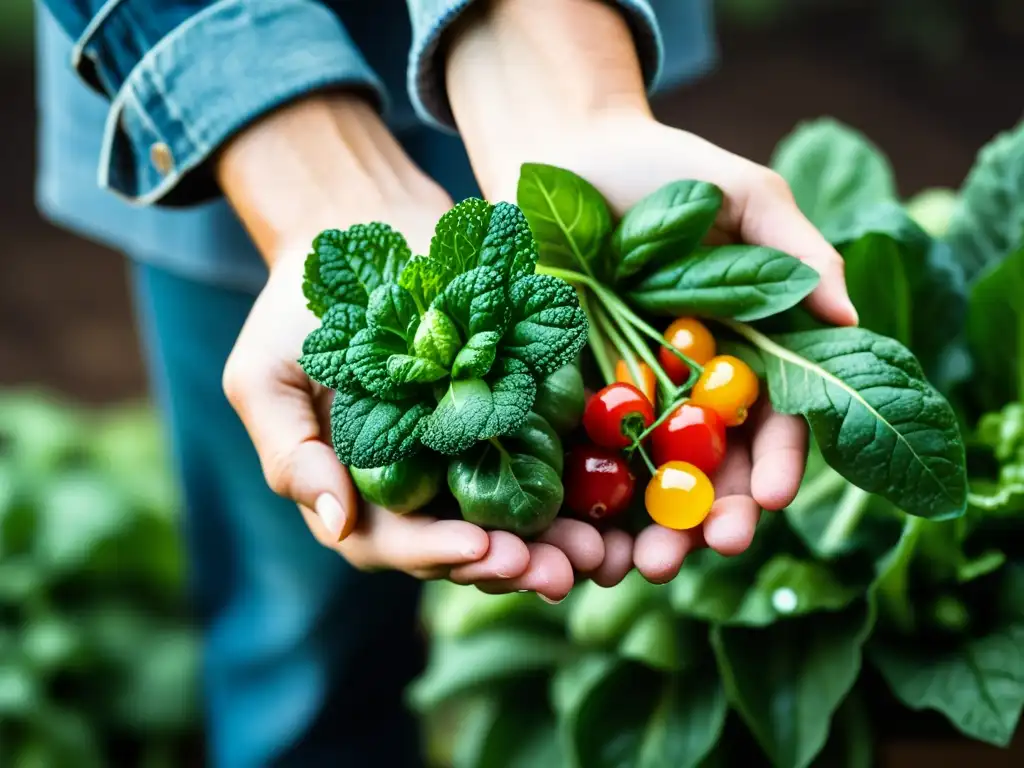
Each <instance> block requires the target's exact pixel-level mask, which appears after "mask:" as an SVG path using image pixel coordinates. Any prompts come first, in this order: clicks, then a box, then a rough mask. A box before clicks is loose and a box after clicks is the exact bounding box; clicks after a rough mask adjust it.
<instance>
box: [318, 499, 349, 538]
mask: <svg viewBox="0 0 1024 768" xmlns="http://www.w3.org/2000/svg"><path fill="white" fill-rule="evenodd" d="M313 508H314V510H315V511H316V514H317V517H319V518H320V521H321V522H322V523H323V524H324V526H325V527H326V528H327V531H328V533H330V534H331V536H332V538H335V539H337V540H338V541H341V532H342V531H344V530H345V510H344V509H342V507H341V502H339V501H338V500H337V499H336V498H334V496H332V495H331V494H329V493H321V494H320V495H319V496H317V498H316V504H315V505H314V507H313Z"/></svg>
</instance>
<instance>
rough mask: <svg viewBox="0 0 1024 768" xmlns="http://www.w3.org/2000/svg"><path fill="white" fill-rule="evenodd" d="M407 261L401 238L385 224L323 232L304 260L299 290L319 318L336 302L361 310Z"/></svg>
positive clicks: (407, 248)
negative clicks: (355, 306)
mask: <svg viewBox="0 0 1024 768" xmlns="http://www.w3.org/2000/svg"><path fill="white" fill-rule="evenodd" d="M408 259H409V246H408V245H406V242H405V238H404V237H402V235H401V233H399V232H396V231H395V230H393V229H391V227H389V226H388V225H387V224H381V223H373V224H356V225H354V226H352V227H349V228H348V229H347V230H345V231H340V230H337V229H328V230H325V231H323V232H321V233H320V234H319V235H317V236H316V238H315V239H314V240H313V250H312V251H311V252H310V254H309V256H307V257H306V267H305V279H304V281H303V285H302V290H303V293H304V294H305V296H306V298H307V300H308V301H309V308H310V309H312V310H313V312H315V313H316V315H317V316H318V317H319V316H321V315H323V313H324V312H325V311H326V310H327V309H328V308H329V307H330V306H333V305H334V304H337V303H339V302H345V303H348V304H355V305H357V306H361V307H365V306H366V302H367V301H368V299H369V296H370V294H371V293H372V292H373V291H374V290H375V289H376V288H378V287H379V286H381V285H384V284H386V283H393V282H395V281H396V280H397V279H398V274H399V272H401V270H402V267H403V266H405V262H406V261H407V260H408Z"/></svg>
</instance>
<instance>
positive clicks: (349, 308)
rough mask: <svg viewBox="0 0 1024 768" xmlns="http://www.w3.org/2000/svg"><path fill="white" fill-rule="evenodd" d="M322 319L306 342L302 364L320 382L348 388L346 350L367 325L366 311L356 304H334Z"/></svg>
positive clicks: (326, 385)
mask: <svg viewBox="0 0 1024 768" xmlns="http://www.w3.org/2000/svg"><path fill="white" fill-rule="evenodd" d="M321 322H322V325H321V326H320V327H319V328H316V329H314V330H313V331H311V332H310V334H309V335H308V336H306V339H305V341H303V343H302V357H300V358H299V365H301V366H302V370H304V371H305V372H306V375H307V376H309V378H311V379H312V380H313V381H315V382H317V383H318V384H322V385H323V386H325V387H327V388H328V389H346V388H348V387H349V386H350V384H351V376H350V373H349V371H348V368H347V367H346V365H345V349H346V347H347V346H348V344H349V342H350V341H351V340H352V338H353V337H354V336H355V335H356V334H357V333H358V332H359V331H360V330H362V329H363V328H364V327H365V326H366V311H365V310H364V309H363V308H362V307H360V306H357V305H355V304H344V303H342V304H334V305H332V306H331V307H329V308H328V309H327V311H325V312H324V314H323V317H322V320H321Z"/></svg>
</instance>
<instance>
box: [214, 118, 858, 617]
mask: <svg viewBox="0 0 1024 768" xmlns="http://www.w3.org/2000/svg"><path fill="white" fill-rule="evenodd" d="M527 159H528V160H532V161H538V162H548V163H550V164H553V165H559V166H561V167H564V168H567V169H569V170H572V171H574V172H576V173H577V174H579V175H580V176H582V177H584V178H586V179H587V180H589V181H590V182H591V183H593V184H594V185H595V186H596V187H597V188H598V189H599V190H600V191H601V192H602V193H603V194H604V196H605V197H606V198H607V200H608V201H609V203H610V204H611V206H612V207H613V209H614V212H615V213H616V214H618V215H621V214H622V212H623V211H625V210H626V209H628V208H629V207H630V206H631V205H633V204H634V203H636V202H637V201H638V200H640V199H641V198H642V197H643V196H645V195H646V194H648V193H650V192H652V191H654V190H655V189H656V188H658V187H660V186H662V185H663V184H666V183H668V182H670V181H675V180H679V179H699V180H703V181H708V182H711V183H714V184H716V185H717V186H719V187H720V188H721V189H722V191H723V193H724V198H725V202H724V205H723V207H722V209H721V212H720V214H719V216H718V219H717V221H716V222H715V226H714V227H713V229H712V232H711V233H710V234H709V241H711V242H714V243H724V242H745V243H751V244H756V245H763V246H768V247H772V248H776V249H778V250H781V251H784V252H786V253H789V254H791V255H792V256H795V257H797V258H799V259H801V260H802V261H804V262H805V263H806V264H808V265H809V266H811V267H813V268H814V269H815V270H817V271H818V273H819V274H820V275H821V282H820V284H819V286H818V288H817V289H816V290H815V291H814V293H812V294H811V295H810V296H809V297H808V299H807V308H808V310H809V311H811V312H812V313H813V314H815V315H816V316H817V317H819V318H820V319H821V320H823V321H825V322H828V323H832V324H835V325H854V324H856V322H857V314H856V311H855V310H854V307H853V305H852V303H851V302H850V299H849V296H848V294H847V290H846V283H845V279H844V275H843V262H842V258H841V257H840V256H839V254H838V253H837V252H836V251H835V250H834V249H833V248H832V247H831V246H830V245H829V244H828V242H827V241H826V240H825V239H824V238H823V237H822V235H821V234H820V233H819V232H818V230H817V229H816V228H815V227H814V226H813V225H812V224H811V223H810V222H809V221H808V220H807V219H806V218H805V217H804V215H803V214H802V213H801V212H800V210H799V209H798V208H797V206H796V203H795V202H794V200H793V196H792V195H791V193H790V191H789V188H788V186H787V185H786V183H785V181H784V180H783V179H782V178H780V177H779V176H778V175H777V174H775V173H773V172H772V171H770V170H769V169H767V168H765V167H762V166H760V165H758V164H756V163H753V162H751V161H749V160H746V159H744V158H742V157H739V156H737V155H735V154H732V153H730V152H728V151H726V150H724V149H721V148H720V147H717V146H715V145H713V144H711V143H709V142H707V141H705V140H703V139H701V138H699V137H697V136H695V135H693V134H691V133H687V132H684V131H680V130H677V129H674V128H670V127H668V126H665V125H662V124H659V123H658V122H656V121H655V120H653V119H650V118H646V117H644V118H636V119H626V118H623V119H621V120H619V121H610V122H609V124H607V125H604V126H594V128H593V130H592V131H591V132H590V133H589V135H588V136H586V137H577V140H575V141H574V142H573V143H572V146H571V147H565V148H564V151H562V152H556V153H553V155H552V156H550V157H543V158H541V157H536V158H527ZM517 171H518V167H516V166H514V165H510V166H509V173H508V174H507V178H505V179H503V180H502V181H501V183H499V184H494V185H492V188H490V189H488V188H486V186H485V189H484V191H485V193H486V194H487V196H488V197H489V198H490V199H492V200H495V201H497V200H509V201H514V200H515V189H516V181H517V179H516V174H517ZM451 205H452V201H451V200H450V199H448V197H447V196H446V195H445V194H444V193H443V192H442V191H441V190H440V189H439V188H437V187H436V186H434V185H430V186H428V187H425V188H424V189H423V190H422V194H418V195H416V196H415V199H414V200H407V201H406V202H404V203H401V204H397V205H390V204H385V205H381V204H379V203H378V202H375V201H372V200H369V201H367V200H357V199H353V200H350V201H348V205H347V206H346V207H345V208H344V211H345V214H344V218H345V221H344V222H341V221H339V222H338V223H337V224H333V225H332V226H338V227H341V228H343V227H344V226H347V225H349V224H354V223H357V222H359V221H375V220H376V221H386V222H387V223H389V224H391V225H392V226H393V227H395V228H396V229H398V230H399V231H401V232H403V234H405V236H406V238H407V239H408V241H409V244H410V246H411V248H412V249H413V252H414V253H417V252H418V253H423V252H425V251H426V249H427V248H428V246H429V242H430V237H431V235H432V233H433V227H434V224H435V223H436V221H437V219H438V218H439V217H440V215H441V214H443V213H444V212H445V211H446V210H448V208H450V207H451ZM339 209H341V207H340V206H339ZM313 234H315V233H313ZM302 247H303V245H298V248H297V249H296V251H295V252H294V253H293V254H290V255H287V256H283V257H282V258H280V259H279V260H277V261H276V262H275V263H274V265H273V267H272V268H271V271H270V277H269V279H268V281H267V284H266V286H265V288H264V290H263V291H262V293H261V294H260V296H259V297H258V298H257V300H256V302H255V304H254V306H253V308H252V311H251V313H250V315H249V318H248V320H247V321H246V323H245V325H244V327H243V329H242V331H241V333H240V335H239V337H238V340H237V343H236V345H235V348H234V350H233V352H232V354H231V356H230V357H229V359H228V362H227V365H226V366H225V371H224V387H225V392H226V394H227V396H228V399H229V401H230V402H231V404H232V405H233V406H234V408H235V409H236V411H237V412H238V414H239V416H240V417H241V419H242V421H243V422H244V423H245V426H246V428H247V430H248V432H249V434H250V436H251V437H252V440H253V443H254V445H255V448H256V451H257V453H258V454H259V457H260V461H261V464H262V466H263V469H264V472H265V475H266V478H267V482H268V483H269V485H270V487H271V488H272V489H273V490H274V491H275V492H277V493H278V494H280V495H282V496H285V497H287V498H289V499H292V500H294V501H295V502H296V503H297V504H298V505H299V509H300V510H301V512H302V515H303V516H304V518H305V520H306V523H307V524H308V526H309V528H310V529H311V531H312V532H313V535H314V536H315V537H316V538H317V540H318V541H319V542H320V543H321V544H323V545H324V546H326V547H329V548H331V549H333V550H335V551H337V552H338V553H339V554H340V555H341V556H343V557H344V558H345V559H346V560H348V561H349V563H351V564H352V565H353V566H354V567H356V568H358V569H361V570H377V569H395V570H400V571H404V572H406V573H408V574H410V575H412V576H414V577H416V578H419V579H440V578H447V579H450V580H451V581H453V582H456V583H459V584H475V585H476V586H477V587H478V588H479V589H481V590H483V591H484V592H490V593H501V592H515V591H524V590H526V591H533V592H536V593H537V594H538V595H540V596H541V597H542V598H544V599H545V600H547V601H549V602H557V601H559V600H561V599H563V598H565V596H566V595H567V594H568V593H569V591H570V590H571V589H572V587H573V585H574V583H575V582H576V580H578V579H591V580H593V581H594V582H596V583H597V584H599V585H601V586H604V587H610V586H613V585H615V584H617V583H618V582H619V581H621V580H622V579H623V578H624V577H625V576H626V574H627V573H628V572H629V571H630V569H632V568H636V569H637V570H639V571H640V573H641V574H642V575H643V576H644V577H645V578H646V579H648V580H649V581H651V582H655V583H664V582H667V581H670V580H671V579H672V578H674V577H675V575H676V574H677V573H678V571H679V568H680V567H681V565H682V563H683V560H684V558H685V557H686V555H687V554H688V553H689V552H691V551H693V550H694V549H697V548H700V547H704V546H707V547H711V548H712V549H714V550H716V551H718V552H720V553H722V554H723V555H735V554H739V553H740V552H743V551H744V550H745V549H746V548H747V547H748V546H749V544H750V542H751V539H752V537H753V535H754V529H755V526H756V524H757V522H758V518H759V516H760V514H761V511H762V510H769V511H773V510H780V509H782V508H784V507H785V506H787V505H788V504H789V503H790V502H791V501H792V500H793V498H794V497H795V495H796V493H797V490H798V488H799V485H800V481H801V479H802V476H803V471H804V464H805V461H806V453H807V427H806V424H805V423H804V422H803V420H802V419H800V418H799V417H794V416H788V415H783V414H778V413H775V412H774V411H773V410H772V409H771V406H770V403H769V402H768V398H767V397H762V398H761V402H760V404H759V406H758V408H757V410H756V412H755V413H753V414H752V415H751V417H750V419H749V420H748V422H747V424H746V425H745V426H744V427H743V428H742V429H741V430H740V431H738V439H733V440H731V442H730V445H729V448H728V453H727V456H726V458H725V461H724V462H723V464H722V466H721V468H720V469H719V470H718V472H717V473H716V475H715V476H714V477H713V478H712V480H713V483H714V486H715V491H716V497H717V498H716V501H715V503H714V506H713V507H712V510H711V513H710V514H709V515H708V517H707V519H706V520H705V521H704V523H703V525H702V526H701V527H699V528H695V529H692V530H688V531H675V530H670V529H668V528H664V527H661V526H659V525H656V524H653V523H652V524H651V525H650V526H649V527H647V528H646V529H644V530H643V531H642V532H641V533H640V534H639V535H638V536H636V537H635V539H634V538H633V537H632V536H630V535H629V534H627V533H625V532H624V531H621V530H617V529H615V528H611V529H608V530H605V531H603V532H602V531H598V530H597V529H596V528H594V527H593V526H591V525H589V524H588V523H585V522H582V521H580V520H573V519H568V518H558V519H556V521H555V522H554V524H553V525H552V526H551V527H550V528H549V529H548V530H547V531H546V532H545V533H544V534H543V535H541V536H540V537H538V538H537V539H536V540H534V541H529V542H526V541H523V540H521V539H520V538H518V537H517V536H515V535H513V534H511V533H507V532H504V531H486V530H483V529H482V528H479V527H477V526H475V525H473V524H471V523H468V522H465V521H463V520H437V519H434V518H431V517H427V516H423V515H418V514H411V515H404V516H402V515H396V514H394V513H392V512H389V511H388V510H386V509H382V508H380V507H377V506H374V505H370V504H366V503H363V502H362V501H361V500H360V499H359V496H358V494H357V493H356V491H355V488H354V487H353V484H352V481H351V479H350V478H349V475H348V473H347V471H346V470H345V468H344V467H343V466H342V465H341V464H340V463H339V461H338V459H337V457H336V456H335V454H334V451H333V449H332V448H331V445H330V442H329V441H330V426H329V417H328V413H329V410H330V399H331V394H332V393H331V392H329V391H327V390H324V389H323V388H322V387H320V386H319V385H317V384H315V383H313V382H311V381H310V380H309V378H308V377H307V376H306V375H305V373H304V372H303V371H302V369H301V368H300V367H299V365H298V364H297V362H296V358H297V357H298V356H299V354H300V350H301V347H302V342H303V340H304V339H305V337H306V334H307V333H309V331H311V330H312V329H313V328H315V327H316V326H317V325H318V321H317V319H316V318H315V317H314V316H313V315H312V313H311V312H310V311H309V310H308V309H307V308H306V305H305V298H304V297H303V294H302V290H301V283H302V272H303V269H302V263H303V259H304V257H305V252H304V251H303V250H302ZM305 247H308V245H307V246H305Z"/></svg>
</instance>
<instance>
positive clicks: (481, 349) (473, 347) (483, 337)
mask: <svg viewBox="0 0 1024 768" xmlns="http://www.w3.org/2000/svg"><path fill="white" fill-rule="evenodd" d="M499 341H501V334H500V333H497V332H496V331H481V332H480V333H476V334H473V335H472V336H470V338H469V341H467V342H466V345H465V346H464V347H463V348H462V349H460V350H459V354H458V355H456V356H455V362H454V363H452V378H453V379H473V378H480V377H482V376H484V375H486V374H487V372H488V371H490V370H491V366H492V365H494V361H495V359H496V358H497V354H498V342H499Z"/></svg>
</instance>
